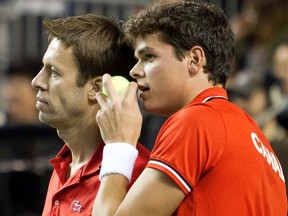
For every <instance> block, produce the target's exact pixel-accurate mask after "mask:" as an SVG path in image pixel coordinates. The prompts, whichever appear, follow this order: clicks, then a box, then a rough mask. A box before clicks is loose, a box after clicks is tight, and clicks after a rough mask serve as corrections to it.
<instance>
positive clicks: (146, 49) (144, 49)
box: [135, 47, 155, 56]
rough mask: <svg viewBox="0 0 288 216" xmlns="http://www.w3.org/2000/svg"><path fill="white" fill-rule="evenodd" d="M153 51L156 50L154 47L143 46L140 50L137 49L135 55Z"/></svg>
mask: <svg viewBox="0 0 288 216" xmlns="http://www.w3.org/2000/svg"><path fill="white" fill-rule="evenodd" d="M151 51H155V50H154V48H152V47H143V48H141V49H139V50H135V56H141V55H143V54H144V53H146V52H151Z"/></svg>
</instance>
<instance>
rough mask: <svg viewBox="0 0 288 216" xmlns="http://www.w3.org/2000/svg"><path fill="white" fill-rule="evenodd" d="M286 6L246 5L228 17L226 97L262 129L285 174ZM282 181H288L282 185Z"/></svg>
mask: <svg viewBox="0 0 288 216" xmlns="http://www.w3.org/2000/svg"><path fill="white" fill-rule="evenodd" d="M287 12H288V3H287V1H286V0H277V1H257V0H255V1H248V0H247V1H245V2H243V5H242V8H241V10H240V11H239V13H236V14H235V15H233V16H232V17H231V18H230V22H231V27H232V29H233V32H234V34H235V39H236V58H235V65H234V66H235V67H234V71H233V75H232V77H231V78H230V80H229V82H228V85H227V89H228V93H229V98H230V100H231V101H233V102H234V103H236V104H238V105H239V106H240V107H242V108H243V109H244V110H245V111H246V112H248V113H249V114H250V115H251V116H252V117H253V118H254V119H255V121H256V122H257V123H258V124H259V126H260V127H261V128H262V130H263V131H264V133H265V135H266V137H267V138H268V139H269V141H270V142H271V145H272V147H273V148H274V150H275V153H276V154H277V155H278V157H279V160H280V162H281V164H282V168H283V171H284V174H285V176H286V179H287V176H288V157H287V154H288V16H287ZM286 182H287V181H286Z"/></svg>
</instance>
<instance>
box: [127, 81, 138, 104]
mask: <svg viewBox="0 0 288 216" xmlns="http://www.w3.org/2000/svg"><path fill="white" fill-rule="evenodd" d="M137 91H138V84H137V83H136V82H130V83H129V85H128V87H127V89H126V91H125V98H126V99H127V100H131V99H132V100H133V99H135V97H136V96H137Z"/></svg>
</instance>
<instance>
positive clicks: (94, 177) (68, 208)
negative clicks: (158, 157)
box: [42, 143, 149, 216]
mask: <svg viewBox="0 0 288 216" xmlns="http://www.w3.org/2000/svg"><path fill="white" fill-rule="evenodd" d="M103 147H104V143H101V144H100V145H99V146H98V148H97V149H96V150H95V152H94V154H93V156H92V157H91V159H90V160H89V161H88V163H87V164H85V165H84V166H83V167H82V168H80V169H79V170H78V171H77V172H76V173H75V174H74V175H73V176H71V177H70V178H69V179H68V180H67V181H66V175H67V171H68V168H69V164H70V162H71V153H70V150H69V149H68V147H67V145H64V147H63V148H62V150H61V151H60V152H59V154H58V155H57V156H56V158H54V159H52V160H51V164H52V165H53V166H54V170H53V173H52V176H51V179H50V183H49V188H48V192H47V195H46V201H45V206H44V210H43V214H42V216H52V215H53V216H56V215H57V216H66V215H69V216H73V215H85V216H89V215H91V214H92V207H93V203H94V200H95V197H96V194H97V191H98V189H99V186H100V181H99V172H100V166H101V161H102V151H103ZM137 149H138V151H139V156H138V158H137V160H136V163H135V166H134V171H133V176H132V181H131V183H130V185H129V187H130V186H131V185H132V184H133V183H134V181H135V180H136V178H137V177H138V176H139V175H140V174H141V172H142V171H143V169H144V168H145V166H146V164H147V162H148V160H149V151H148V150H147V149H146V148H145V147H143V146H142V145H141V144H138V145H137Z"/></svg>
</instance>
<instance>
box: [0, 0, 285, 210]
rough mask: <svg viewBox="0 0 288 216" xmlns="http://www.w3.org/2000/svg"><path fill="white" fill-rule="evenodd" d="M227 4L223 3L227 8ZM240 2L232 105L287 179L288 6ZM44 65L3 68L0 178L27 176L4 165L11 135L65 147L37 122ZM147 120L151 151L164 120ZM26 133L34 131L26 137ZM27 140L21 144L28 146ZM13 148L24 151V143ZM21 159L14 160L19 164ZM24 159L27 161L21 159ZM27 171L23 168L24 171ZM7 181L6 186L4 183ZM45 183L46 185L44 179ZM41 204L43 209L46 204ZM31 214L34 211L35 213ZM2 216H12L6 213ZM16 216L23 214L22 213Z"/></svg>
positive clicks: (36, 61) (30, 62) (145, 135)
mask: <svg viewBox="0 0 288 216" xmlns="http://www.w3.org/2000/svg"><path fill="white" fill-rule="evenodd" d="M224 2H225V1H222V3H224ZM237 2H238V6H239V10H238V11H236V12H235V13H233V14H232V15H231V16H230V17H229V20H230V23H231V27H232V29H233V31H234V34H235V39H236V58H235V62H234V69H233V74H232V76H231V78H230V80H229V82H228V84H227V86H226V88H227V89H228V93H229V98H230V100H231V101H233V102H234V103H236V104H238V105H239V106H240V107H242V108H243V109H244V110H245V111H246V112H248V113H249V114H250V115H251V116H252V117H253V118H254V119H255V120H256V122H257V123H258V124H259V125H260V127H261V128H262V129H263V131H264V133H265V135H266V136H267V138H268V139H269V140H270V142H271V144H272V147H273V148H274V150H275V152H276V154H277V156H278V157H279V160H280V162H281V164H282V168H283V171H284V174H285V176H286V179H287V178H288V157H287V153H288V16H287V14H288V13H287V12H288V1H287V0H266V1H261V0H252V1H251V0H242V1H237ZM223 5H225V4H223ZM0 37H1V36H0ZM41 64H42V63H41V56H37V57H36V58H33V59H31V58H23V59H22V61H17V62H14V61H10V62H9V65H6V66H5V67H3V68H5V71H4V73H2V77H3V78H4V79H2V81H1V82H0V94H1V97H0V100H1V101H0V103H1V106H0V109H2V112H0V126H1V128H0V136H2V137H0V148H1V153H0V155H1V156H0V174H3V173H7V172H12V171H13V172H14V171H17V173H18V171H23V169H21V163H20V165H19V163H18V165H17V166H16V165H15V166H11V164H10V167H11V169H8V170H6V169H5V166H7V163H4V162H5V161H7V160H4V159H7V158H8V157H7V155H5V154H10V155H12V156H11V157H13V154H14V153H15V152H14V151H11V150H7V151H3V149H6V147H5V146H4V144H5V145H8V143H11V142H13V143H14V144H15V142H16V141H15V140H13V141H10V142H9V141H8V138H7V137H8V136H7V134H9V133H10V134H11V136H10V138H11V137H14V138H15V136H20V135H23V133H26V135H27V134H29V133H30V134H33V133H31V131H32V132H35V133H38V134H41V135H43V134H44V137H45V139H46V138H47V136H48V135H49V136H52V137H53V139H52V140H53V142H56V143H57V142H58V143H61V141H59V140H58V138H57V136H56V134H54V133H53V132H51V131H50V130H49V129H47V128H46V127H45V126H43V125H42V124H41V123H40V122H39V121H38V111H37V110H36V108H35V100H36V97H35V96H36V92H35V90H34V89H32V87H31V80H32V78H33V77H34V76H35V75H36V74H37V73H38V71H39V70H40V69H41ZM0 111H1V110H0ZM1 114H2V115H1ZM143 116H144V122H143V130H142V134H141V137H140V140H141V141H142V143H143V144H144V145H146V146H147V147H148V148H149V149H152V147H153V144H154V140H155V138H156V135H157V132H158V131H159V129H160V127H161V125H162V124H163V122H164V120H165V118H164V117H156V116H152V115H150V114H147V113H145V112H144V111H143ZM31 127H32V128H33V129H32V130H31ZM7 128H8V129H7ZM15 128H18V129H19V128H20V130H22V133H19V132H18V133H17V132H16V133H15ZM23 128H24V130H23ZM27 128H29V130H28V131H30V132H27ZM35 128H37V130H38V129H39V128H40V129H41V132H39V131H37V130H35ZM43 130H44V132H43ZM1 131H2V132H1ZM23 131H24V132H23ZM47 131H48V132H47ZM5 134H6V135H5ZM16 134H18V135H16ZM19 134H20V135H19ZM32 136H33V135H32ZM23 139H24V138H23ZM43 139H44V138H43ZM11 140H12V138H11ZM28 140H29V142H30V143H31V142H32V141H31V140H32V138H31V137H30V138H29V139H28ZM37 140H39V139H37ZM47 140H48V139H47ZM22 141H23V140H22ZM22 141H21V144H20V145H22V144H23V143H22ZM5 142H6V143H5ZM49 142H50V141H49ZM51 142H52V141H51ZM42 143H43V142H42ZM9 145H10V144H9ZM33 145H34V144H33ZM45 145H48V146H49V145H53V147H51V146H50V147H51V149H52V150H51V149H49V148H48V147H46V148H45V147H43V149H44V150H43V149H42V150H41V152H42V153H41V154H39V155H40V156H43V155H44V156H47V157H50V155H53V152H57V151H58V149H59V148H60V147H61V145H58V146H57V145H55V144H54V143H53V144H51V143H48V144H47V142H46V143H45ZM14 146H15V148H19V143H18V144H17V145H14ZM34 147H35V146H34ZM31 149H32V148H31ZM38 150H39V149H38ZM18 151H19V150H18ZM24 152H26V151H24ZM47 152H49V154H48V153H47ZM45 153H46V155H45ZM22 154H23V151H22ZM27 154H28V153H27ZM18 155H19V154H18ZM18 155H17V156H15V158H16V159H17V157H18ZM29 155H30V156H31V155H33V157H34V156H35V150H34V153H31V152H29ZM39 155H38V156H39ZM21 158H22V159H23V157H22V156H21ZM26 158H27V157H26ZM8 159H11V158H8ZM12 159H13V158H12ZM45 160H47V161H46V162H47V163H49V159H46V158H45ZM23 166H24V165H23V164H22V168H23ZM19 167H20V168H19ZM48 176H49V175H48ZM29 178H31V176H29ZM2 181H4V180H3V178H2ZM8 181H9V180H7V182H8ZM29 181H30V180H29ZM42 181H44V183H45V184H47V182H46V181H45V180H42ZM7 182H6V183H7ZM286 182H287V181H286ZM2 183H3V182H2ZM44 187H45V186H44ZM6 189H7V188H6ZM10 192H11V191H10ZM8 193H9V192H8ZM4 199H5V197H1V196H0V201H3V200H4ZM18 199H19V198H18ZM35 199H38V197H37V198H35ZM18 201H19V200H18ZM39 205H40V206H41V204H39ZM7 211H8V210H7ZM10 211H11V210H10ZM31 212H33V211H32V210H31ZM0 214H1V210H0ZM1 215H8V214H5V212H4V213H2V214H1ZM17 215H21V214H20V213H19V212H18V214H17ZM22 215H24V214H22ZM31 215H32V214H31ZM36 215H37V214H36Z"/></svg>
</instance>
